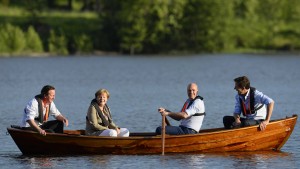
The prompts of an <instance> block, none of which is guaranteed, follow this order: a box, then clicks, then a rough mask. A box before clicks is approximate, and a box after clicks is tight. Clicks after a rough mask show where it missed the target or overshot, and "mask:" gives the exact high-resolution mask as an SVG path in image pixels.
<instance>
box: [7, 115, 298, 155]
mask: <svg viewBox="0 0 300 169" xmlns="http://www.w3.org/2000/svg"><path fill="white" fill-rule="evenodd" d="M297 117H298V116H297V115H294V116H293V117H289V118H288V117H287V118H285V119H280V120H274V121H272V122H270V123H269V125H268V126H267V129H266V130H264V131H260V129H259V127H258V126H250V127H245V128H239V129H230V130H226V129H223V128H218V129H208V130H203V131H201V132H200V133H199V134H193V135H177V136H171V135H166V137H165V153H204V152H230V151H259V150H280V149H281V147H282V146H283V145H284V144H285V142H286V141H287V140H288V138H289V136H290V135H291V133H292V131H293V129H294V126H295V124H296V122H297ZM7 130H8V132H9V134H10V135H11V137H12V138H13V140H14V141H15V143H16V145H17V146H18V148H19V149H20V150H21V152H22V153H23V154H24V155H34V154H38V155H67V154H81V155H83V154H160V153H161V152H162V148H161V136H160V135H155V134H154V133H132V134H131V136H130V137H102V136H86V135H82V134H83V131H80V130H65V134H57V133H48V134H47V135H46V136H42V135H40V134H38V133H37V132H33V131H25V130H21V129H15V128H7Z"/></svg>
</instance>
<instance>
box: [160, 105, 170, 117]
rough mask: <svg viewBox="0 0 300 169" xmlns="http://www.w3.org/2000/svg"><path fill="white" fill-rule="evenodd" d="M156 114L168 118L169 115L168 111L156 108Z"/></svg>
mask: <svg viewBox="0 0 300 169" xmlns="http://www.w3.org/2000/svg"><path fill="white" fill-rule="evenodd" d="M158 112H159V113H160V114H161V115H162V116H168V115H169V114H170V112H169V111H167V110H166V109H165V108H162V107H160V108H158Z"/></svg>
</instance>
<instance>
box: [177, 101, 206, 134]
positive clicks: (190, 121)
mask: <svg viewBox="0 0 300 169" xmlns="http://www.w3.org/2000/svg"><path fill="white" fill-rule="evenodd" d="M185 112H186V113H187V115H188V116H189V117H188V118H186V119H182V120H181V124H180V125H182V126H185V127H187V128H191V129H194V130H196V131H199V130H200V128H201V126H202V122H203V119H204V115H203V116H193V115H194V114H196V113H204V112H205V107H204V101H203V100H201V99H196V100H195V101H194V102H193V103H192V104H191V106H190V107H189V108H188V109H186V110H185Z"/></svg>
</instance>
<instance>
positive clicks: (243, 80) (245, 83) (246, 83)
mask: <svg viewBox="0 0 300 169" xmlns="http://www.w3.org/2000/svg"><path fill="white" fill-rule="evenodd" d="M234 81H235V83H236V85H237V87H240V88H244V87H245V88H246V89H249V88H250V80H249V79H248V77H247V76H241V77H237V78H235V79H234Z"/></svg>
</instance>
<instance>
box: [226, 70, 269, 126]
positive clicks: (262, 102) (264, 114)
mask: <svg viewBox="0 0 300 169" xmlns="http://www.w3.org/2000/svg"><path fill="white" fill-rule="evenodd" d="M234 82H235V87H234V89H235V90H236V91H237V95H236V96H235V109H234V113H233V116H224V117H223V123H224V127H225V128H226V129H230V128H238V127H246V126H251V125H259V127H260V129H261V130H265V129H266V127H267V125H268V124H269V122H270V119H271V115H272V112H273V107H274V101H273V99H271V98H270V97H268V96H267V95H265V94H263V93H262V92H260V91H258V90H256V89H255V88H254V87H251V86H250V80H249V79H248V77H246V76H241V77H237V78H235V79H234ZM241 113H242V114H243V116H244V117H240V116H241Z"/></svg>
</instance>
